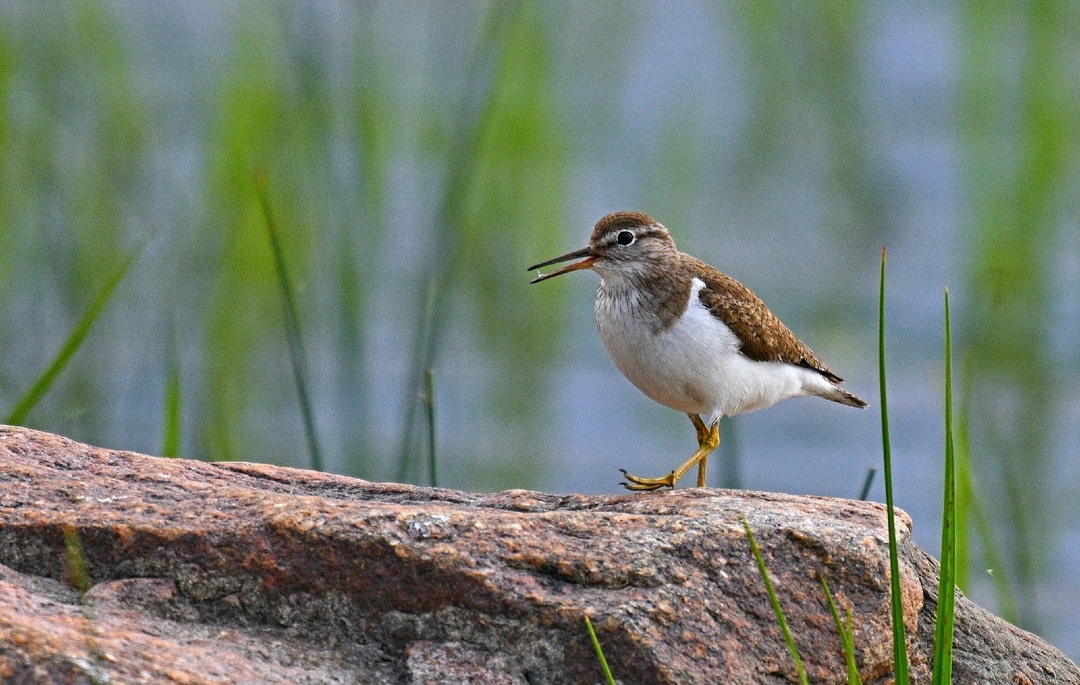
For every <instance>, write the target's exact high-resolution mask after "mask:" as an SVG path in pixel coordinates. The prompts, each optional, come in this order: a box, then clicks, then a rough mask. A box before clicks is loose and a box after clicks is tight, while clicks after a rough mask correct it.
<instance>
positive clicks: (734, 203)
mask: <svg viewBox="0 0 1080 685" xmlns="http://www.w3.org/2000/svg"><path fill="white" fill-rule="evenodd" d="M1078 19H1080V11H1078V3H1077V2H1075V1H1074V2H1047V1H1042V2H1034V3H1026V2H1013V1H1011V0H991V1H990V2H986V1H984V0H979V1H975V0H968V1H967V2H946V3H939V2H915V3H900V2H894V1H889V0H876V1H873V2H867V3H854V2H844V1H842V0H828V1H822V2H810V3H796V2H777V1H774V0H735V1H733V2H728V3H703V2H692V1H689V0H683V1H677V2H674V1H666V0H640V1H638V2H633V3H624V2H596V3H570V2H544V1H539V0H535V1H527V0H523V1H509V0H508V1H506V2H458V3H428V2H409V1H405V2H400V1H394V2H358V1H353V2H350V1H344V0H311V1H309V2H256V1H240V0H235V1H233V2H211V1H209V0H183V1H182V2H181V1H178V0H154V1H153V2H150V1H148V0H129V1H121V0H112V1H109V0H72V1H68V2H47V3H43V2H19V1H18V0H0V417H2V416H7V417H8V421H10V422H14V423H21V424H24V425H28V426H31V427H35V428H41V429H44V430H49V431H53V432H57V433H61V434H64V435H67V436H70V437H72V438H74V439H77V440H80V441H85V442H89V443H93V444H96V445H101V446H107V447H113V448H120V449H128V450H136V451H140V452H147V453H151V454H169V455H178V456H182V457H187V458H195V459H206V460H218V459H241V460H250V461H260V462H272V463H276V464H282V465H291V466H300V467H311V466H319V467H321V468H323V469H325V470H329V471H334V472H337V473H343V474H349V475H354V476H359V477H363V478H368V479H374V480H404V481H408V482H414V483H419V484H429V483H431V482H432V479H433V477H435V478H436V480H437V481H438V483H439V484H440V485H442V486H447V487H453V488H463V489H471V490H495V489H501V488H535V489H543V490H549V491H555V492H584V493H616V492H621V490H620V488H619V487H618V482H619V480H620V476H619V473H618V471H617V469H618V468H620V467H625V468H627V469H629V470H630V471H631V472H633V473H637V474H639V475H643V476H655V475H660V474H662V473H665V472H666V471H668V470H670V469H671V468H672V467H673V466H674V465H676V464H677V463H680V462H681V461H682V460H683V459H684V458H685V457H687V456H688V455H689V454H690V453H691V452H692V451H693V448H694V447H695V444H696V443H695V442H694V433H693V429H692V427H691V425H690V423H689V422H688V421H687V420H686V418H685V417H684V416H683V415H681V414H679V413H677V412H674V411H671V410H669V409H665V408H663V407H660V406H659V405H656V404H653V403H652V402H651V401H650V400H648V399H647V398H645V397H644V396H643V395H641V394H640V393H639V392H638V391H637V390H635V389H634V388H633V387H632V386H631V385H630V384H629V383H628V382H627V381H625V380H624V379H623V378H622V377H621V376H620V375H619V374H618V372H617V371H616V369H615V368H614V366H613V365H612V363H611V362H610V360H609V359H608V358H607V356H606V354H605V353H604V350H603V348H602V347H601V344H600V342H599V340H598V338H597V336H596V333H595V330H594V324H593V319H592V316H593V315H592V300H593V294H594V290H595V287H596V283H597V278H596V276H595V275H594V274H592V273H589V272H584V273H578V274H573V275H570V276H566V277H562V278H559V279H557V280H555V281H552V282H550V283H544V284H542V285H537V286H530V285H528V281H529V280H530V278H531V277H532V276H533V275H534V274H528V273H526V271H525V268H526V267H527V266H528V265H530V264H532V263H535V262H538V261H541V260H545V259H548V258H550V257H554V256H556V255H559V254H562V253H564V252H567V251H569V250H572V249H577V248H579V247H582V246H584V245H585V243H586V242H587V240H588V236H589V233H590V231H591V228H592V225H593V223H595V221H596V220H597V219H599V218H600V217H601V216H602V215H604V214H606V213H608V212H611V211H616V210H627V209H633V210H638V211H642V212H646V213H648V214H650V215H651V216H653V217H655V218H656V219H658V220H659V221H661V222H662V223H664V224H665V225H666V226H667V227H668V228H669V229H670V230H671V231H672V234H673V235H674V237H675V239H676V241H677V243H678V245H679V246H680V248H681V249H683V250H684V251H687V252H690V253H692V254H694V255H696V256H698V257H700V258H701V259H704V260H705V261H707V262H709V263H711V264H713V265H714V266H716V267H718V268H720V269H721V270H723V271H725V272H727V273H729V274H730V275H732V276H734V277H736V278H738V279H740V280H741V281H743V282H744V283H746V284H747V285H748V286H750V287H751V288H752V289H753V290H754V291H755V292H756V293H757V294H758V295H760V296H761V297H762V298H763V299H764V300H765V301H766V302H767V303H768V304H769V305H770V307H771V308H772V309H773V311H774V312H775V313H776V314H777V315H778V316H779V317H780V318H781V319H783V320H784V322H785V323H787V324H788V326H789V327H791V328H792V329H793V330H794V331H795V332H796V334H797V335H799V337H800V338H802V339H803V341H804V342H806V343H807V344H808V345H810V346H811V347H812V348H813V349H814V350H815V352H817V353H818V354H819V356H821V357H822V358H823V359H825V360H826V362H827V363H829V365H830V366H832V367H833V369H834V370H836V371H837V372H838V373H839V374H840V375H842V376H844V377H845V378H846V379H847V381H848V383H847V387H848V388H849V389H850V390H851V391H852V392H854V393H856V394H858V395H860V396H862V397H863V398H865V399H867V400H869V401H870V402H871V410H870V411H867V412H857V411H854V410H852V409H850V408H847V407H842V406H839V405H834V404H832V403H827V402H821V401H818V400H813V399H800V400H794V401H792V402H787V403H782V404H781V405H778V406H776V407H774V408H772V409H770V410H768V411H764V412H758V413H755V414H751V415H747V416H743V417H738V418H737V419H735V420H734V421H728V420H725V425H724V428H723V434H722V436H723V440H724V444H723V446H722V449H721V451H722V456H721V457H720V458H717V457H714V459H713V466H712V469H711V471H710V475H711V482H712V484H714V485H718V486H719V485H723V486H736V487H742V488H749V489H758V490H775V491H783V492H789V493H795V494H815V495H827V496H839V497H852V498H854V497H858V496H859V493H860V491H861V490H862V487H863V483H864V481H865V479H866V477H867V472H868V471H869V469H871V468H880V463H881V438H880V418H879V413H878V407H879V404H880V402H879V387H878V382H877V366H876V354H877V350H876V345H877V298H878V273H879V257H880V250H881V246H882V245H885V246H886V247H887V248H888V255H889V261H888V286H887V297H886V299H887V307H888V313H887V335H888V354H889V400H890V402H889V408H890V416H891V430H892V438H893V462H894V469H895V488H896V493H897V495H896V497H897V505H898V506H900V507H902V508H903V509H905V510H906V511H908V512H909V513H910V514H911V515H912V517H913V519H914V526H915V529H914V535H915V538H916V541H917V542H919V544H920V545H922V546H923V547H924V548H925V549H927V550H928V551H930V552H931V553H933V554H935V555H936V554H937V551H938V549H939V545H940V537H939V536H940V527H939V520H940V511H941V497H942V495H941V488H942V464H943V443H944V420H943V379H944V375H943V374H944V370H943V352H942V348H943V330H944V322H943V302H942V300H943V289H944V288H945V287H946V286H947V287H949V289H950V294H951V304H952V314H953V331H954V372H955V373H954V381H955V388H956V402H957V412H958V413H957V430H958V431H959V433H958V437H959V439H960V441H961V448H962V449H961V452H962V455H963V456H964V457H965V458H966V459H967V462H966V463H968V464H969V465H970V468H969V469H968V470H967V471H966V473H968V474H969V475H970V478H964V479H962V483H961V484H962V487H961V493H960V497H961V502H962V505H963V506H962V510H963V513H964V519H963V521H962V526H961V536H962V540H963V541H966V544H965V545H964V546H963V549H965V550H966V552H965V554H966V557H967V561H966V564H965V567H964V572H963V573H962V574H961V576H960V585H961V587H962V589H963V590H964V591H965V592H966V593H967V594H969V595H970V596H971V597H973V598H974V599H975V601H976V602H978V603H980V604H982V605H983V606H986V607H987V608H989V609H991V610H993V611H995V612H996V613H999V614H1000V615H1003V616H1004V617H1006V618H1008V619H1009V620H1011V621H1013V622H1016V623H1018V624H1019V625H1021V626H1023V627H1025V628H1028V629H1030V630H1033V631H1035V632H1037V633H1039V634H1041V635H1042V636H1044V637H1046V638H1047V639H1048V640H1050V641H1051V642H1053V643H1054V644H1056V645H1057V646H1058V647H1060V648H1061V649H1063V650H1064V651H1065V652H1066V653H1067V654H1069V655H1070V656H1071V657H1072V658H1073V659H1077V658H1080V517H1078V513H1080V511H1078V510H1080V504H1078V503H1080V469H1078V468H1077V463H1078V447H1077V445H1078V444H1080V429H1078V418H1080V392H1078V389H1077V388H1078V385H1077V380H1078V373H1077V367H1078V362H1080V352H1078V346H1077V340H1078V339H1080V316H1078V314H1077V309H1078V307H1077V305H1078V295H1077V294H1078V292H1080V226H1078V212H1077V205H1076V203H1075V200H1074V198H1076V197H1077V192H1078V191H1080V188H1078V175H1077V173H1076V172H1077V167H1078V165H1077V161H1078V146H1077V142H1078V140H1080V138H1078V136H1077V133H1078V123H1080V110H1078V102H1080V100H1078V92H1077V89H1078V86H1080V78H1077V74H1078V73H1080V71H1078V68H1080V21H1078ZM282 267H284V268H283V269H282ZM283 273H284V274H286V276H285V277H283V276H282V274H283ZM289 302H292V304H293V306H292V307H290V306H289V305H288V303H289ZM58 360H60V361H59V362H58ZM64 362H66V365H64ZM50 365H53V366H52V367H50ZM61 366H62V368H61ZM50 368H52V369H53V370H54V371H55V372H56V373H54V374H52V375H51V377H50V375H49V374H48V369H50ZM43 379H45V380H43ZM50 380H51V381H53V382H52V383H51V385H50V384H49V381H50ZM35 389H36V391H37V394H38V395H39V398H37V399H34V398H31V399H30V400H29V401H27V397H28V393H30V395H34V394H35ZM432 419H434V422H432ZM432 436H434V441H432V439H431V437H432ZM432 446H434V447H435V450H434V452H433V450H432ZM433 453H434V456H435V464H436V470H435V471H436V472H435V473H433V471H432V468H431V466H432V464H431V458H432V454H433ZM869 498H870V499H874V500H878V501H882V500H883V498H884V494H883V487H882V484H881V479H880V478H877V479H875V480H874V481H873V482H872V484H871V487H870V489H869Z"/></svg>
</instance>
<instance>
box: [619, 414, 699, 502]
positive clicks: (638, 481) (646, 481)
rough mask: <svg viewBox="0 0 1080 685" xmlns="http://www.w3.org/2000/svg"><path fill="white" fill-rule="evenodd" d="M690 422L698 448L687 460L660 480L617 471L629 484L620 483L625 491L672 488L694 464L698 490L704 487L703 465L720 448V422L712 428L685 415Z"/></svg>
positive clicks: (697, 419) (695, 415)
mask: <svg viewBox="0 0 1080 685" xmlns="http://www.w3.org/2000/svg"><path fill="white" fill-rule="evenodd" d="M687 416H689V417H690V420H691V421H692V422H693V423H694V429H695V430H696V431H697V440H698V448H697V451H696V452H694V453H693V454H692V455H691V456H690V458H689V459H687V460H686V461H685V462H683V463H682V464H681V465H680V466H679V468H677V469H675V470H674V471H672V472H671V473H669V474H668V475H666V476H663V477H662V478H639V477H638V476H634V475H631V474H629V473H627V472H626V469H619V471H620V472H622V475H623V477H624V478H626V480H628V481H630V482H629V483H622V486H623V487H624V488H626V489H627V490H659V489H660V488H663V487H668V488H674V487H675V484H676V483H678V482H679V479H680V478H682V477H683V476H684V475H685V474H686V472H687V471H689V470H690V469H691V468H693V466H694V464H697V467H698V477H697V484H698V487H699V488H703V487H705V465H706V463H707V462H708V460H709V455H710V454H711V453H712V451H713V450H715V449H716V448H717V447H719V446H720V421H719V420H718V421H717V422H716V423H714V424H713V425H712V426H706V425H705V422H704V421H702V420H701V417H700V416H698V415H697V414H687Z"/></svg>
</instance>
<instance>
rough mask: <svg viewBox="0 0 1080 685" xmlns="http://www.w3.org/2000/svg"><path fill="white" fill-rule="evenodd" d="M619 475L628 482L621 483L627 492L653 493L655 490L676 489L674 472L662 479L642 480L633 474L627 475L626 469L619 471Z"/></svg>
mask: <svg viewBox="0 0 1080 685" xmlns="http://www.w3.org/2000/svg"><path fill="white" fill-rule="evenodd" d="M619 473H621V474H622V475H623V478H625V479H626V480H627V481H630V482H629V483H627V482H625V481H624V482H622V483H619V485H621V486H623V487H624V488H626V489H627V490H633V491H634V492H652V491H653V490H659V489H660V488H674V487H675V482H676V480H677V479H676V478H675V472H674V471H672V472H671V473H669V474H668V475H666V476H663V477H662V478H641V477H640V476H635V475H633V474H630V473H627V472H626V469H619Z"/></svg>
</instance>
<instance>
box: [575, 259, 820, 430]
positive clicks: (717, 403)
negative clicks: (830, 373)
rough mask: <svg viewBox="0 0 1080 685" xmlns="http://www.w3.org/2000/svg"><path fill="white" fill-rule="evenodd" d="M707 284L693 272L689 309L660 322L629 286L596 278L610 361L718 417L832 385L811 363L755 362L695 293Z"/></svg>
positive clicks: (642, 383)
mask: <svg viewBox="0 0 1080 685" xmlns="http://www.w3.org/2000/svg"><path fill="white" fill-rule="evenodd" d="M616 287H617V286H616ZM704 287H705V283H704V282H702V281H701V280H700V279H697V278H695V279H694V281H693V287H692V288H691V290H690V301H689V303H688V305H687V307H686V311H685V312H683V315H682V316H681V317H680V318H679V319H678V320H677V321H676V322H675V323H674V324H673V325H672V326H670V327H669V328H666V329H660V328H659V327H658V326H657V325H656V321H655V318H654V317H651V316H650V315H649V313H648V312H647V311H644V310H643V309H642V308H641V303H640V300H639V298H638V297H637V296H636V294H635V293H636V291H635V290H634V289H632V288H631V289H625V290H622V289H610V288H605V284H604V283H601V285H600V290H599V291H598V292H597V298H596V325H597V330H598V331H599V333H600V339H601V340H602V341H603V343H604V347H605V348H606V349H607V351H608V354H609V355H611V358H612V360H613V361H614V362H615V366H617V367H618V368H619V371H621V372H622V373H623V375H624V376H626V377H627V379H629V380H630V382H631V383H633V384H634V385H635V386H636V387H637V388H638V389H639V390H641V391H642V392H643V393H645V394H646V395H648V396H649V397H650V398H652V399H653V400H655V401H657V402H659V403H660V404H662V405H664V406H666V407H671V408H672V409H677V410H678V411H681V412H686V413H690V414H700V415H702V416H708V417H710V418H711V420H715V419H717V418H719V417H720V416H721V415H726V416H732V415H735V414H742V413H745V412H749V411H754V410H756V409H764V408H765V407H769V406H772V405H773V404H775V403H776V402H779V401H780V400H783V399H787V398H789V397H798V396H800V395H808V394H818V392H820V391H821V390H824V389H826V388H827V386H829V384H828V382H827V381H826V380H825V379H824V378H822V377H821V375H820V374H818V373H816V372H814V371H811V370H809V369H804V368H802V367H799V366H795V365H792V364H788V363H785V362H757V361H753V360H752V359H750V358H749V357H746V356H745V355H743V354H742V353H740V352H739V349H740V347H741V345H742V343H741V341H740V340H739V338H738V337H737V336H736V335H735V333H734V332H733V331H732V330H731V329H730V328H729V327H728V326H727V325H726V324H725V323H724V322H722V321H720V320H719V319H717V318H716V317H714V316H713V315H712V313H711V312H709V310H707V309H706V308H705V307H704V306H703V305H702V304H701V301H700V300H699V299H698V293H699V292H701V289H702V288H704ZM828 389H831V387H829V388H828Z"/></svg>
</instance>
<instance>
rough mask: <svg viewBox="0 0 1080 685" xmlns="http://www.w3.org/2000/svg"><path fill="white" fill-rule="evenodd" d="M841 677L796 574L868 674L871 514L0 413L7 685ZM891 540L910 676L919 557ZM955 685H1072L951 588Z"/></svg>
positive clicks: (927, 639)
mask: <svg viewBox="0 0 1080 685" xmlns="http://www.w3.org/2000/svg"><path fill="white" fill-rule="evenodd" d="M743 516H745V517H746V519H747V520H748V521H749V524H750V526H751V528H752V529H753V531H754V533H755V536H756V538H757V540H758V543H759V545H760V546H761V549H762V552H763V554H764V556H765V559H766V563H767V564H768V566H769V570H770V575H771V576H772V578H773V581H774V583H775V586H776V590H777V593H778V595H779V597H780V602H781V604H782V605H783V608H784V610H785V612H786V614H787V617H788V622H789V624H790V626H791V630H792V634H793V635H794V637H795V640H796V642H797V643H798V645H799V648H800V651H801V653H802V658H803V660H804V664H805V666H806V668H807V671H808V673H809V675H810V679H811V682H837V683H839V682H846V676H845V667H844V662H843V653H842V651H841V645H840V641H839V638H838V637H837V634H836V631H835V628H834V624H833V620H832V617H831V614H830V613H829V610H828V606H827V604H826V603H825V600H824V597H823V593H822V590H821V586H820V583H819V580H818V574H823V575H824V576H825V577H826V579H827V580H828V582H829V585H830V588H831V590H832V592H833V593H834V595H836V597H837V602H838V603H839V605H840V607H841V611H844V610H846V609H847V608H850V609H851V611H852V613H853V615H854V618H855V645H856V650H857V657H858V664H859V669H860V672H861V674H862V677H863V679H864V680H865V681H866V682H867V683H888V682H891V680H892V678H891V671H892V667H891V637H890V635H891V632H890V630H891V629H890V625H891V623H890V618H889V595H888V581H887V578H888V556H887V554H888V551H887V547H886V542H885V541H886V531H885V514H884V507H882V506H881V505H878V504H873V503H866V502H853V501H845V500H836V499H825V498H815V497H793V496H788V495H779V494H771V493H757V492H731V491H724V490H696V489H688V490H676V491H673V492H660V493H653V494H647V495H630V494H627V495H617V496H606V497H585V496H578V495H567V496H560V495H548V494H542V493H536V492H525V491H508V492H500V493H495V494H490V495H478V494H470V493H464V492H457V491H452V490H441V489H429V488H419V487H411V486H405V485H395V484H379V483H369V482H366V481H361V480H355V479H350V478H344V477H339V476H333V475H326V474H320V473H314V472H308V471H300V470H295V469H288V468H278V467H273V466H266V465H259V464H244V463H215V464H210V463H202V462H196V461H185V460H169V459H161V458H156V457H148V456H143V455H139V454H133V453H129V452H117V451H111V450H104V449H97V448H94V447H89V446H86V445H81V444H78V443H75V442H72V441H70V440H67V439H65V438H62V437H58V436H55V435H50V434H47V433H40V432H35V431H30V430H26V429H22V428H10V427H0V564H2V566H0V679H2V680H3V682H8V683H129V682H131V683H136V682H146V683H192V684H195V683H296V684H300V683H395V684H397V683H410V684H411V683H450V684H457V683H493V684H496V685H499V684H502V683H506V684H513V685H526V684H529V685H537V684H540V683H599V682H601V681H602V674H601V671H600V668H599V665H598V662H597V659H596V657H595V654H594V653H593V649H592V646H591V643H590V640H589V636H588V633H587V631H586V629H585V625H584V623H583V617H584V616H585V615H588V616H589V617H590V618H591V621H592V623H593V625H594V626H595V628H596V631H597V634H598V636H599V639H600V642H601V643H602V645H603V647H604V651H605V655H606V657H607V659H608V662H609V664H610V665H611V668H612V670H613V672H614V673H615V676H616V677H617V678H618V679H619V680H620V681H621V682H623V683H643V684H644V683H785V682H796V676H795V668H794V665H793V663H792V660H791V657H790V656H789V654H788V652H787V649H786V647H785V645H784V642H783V639H782V638H781V635H780V631H779V629H778V627H777V625H776V622H775V620H774V618H773V615H772V610H771V608H770V606H769V601H768V597H767V596H766V594H765V590H764V586H763V584H762V580H761V577H760V576H759V574H758V570H757V567H756V565H755V562H754V560H753V557H752V556H751V553H750V549H749V546H748V544H747V539H746V535H745V533H744V531H743V524H742V517H743ZM897 518H898V524H899V526H898V528H899V531H900V533H901V534H902V536H903V537H902V542H901V554H902V556H901V577H902V581H903V587H904V601H905V609H906V624H907V627H908V629H909V631H910V632H909V643H910V653H911V661H912V664H913V667H912V671H913V673H914V674H915V675H916V677H917V680H918V682H927V678H928V676H927V673H928V669H929V663H930V658H931V655H932V640H933V613H934V608H935V601H936V597H935V593H936V568H937V567H936V563H935V562H934V561H933V560H932V559H931V558H929V557H928V556H927V555H926V554H924V553H923V552H922V551H921V550H919V549H918V548H917V547H916V546H915V545H914V544H913V543H912V542H911V539H910V536H909V531H910V521H909V520H908V518H907V516H906V515H904V514H898V517H897ZM956 625H957V635H956V642H955V656H956V665H955V667H954V682H955V683H1003V684H1004V683H1008V684H1010V685H1017V684H1020V685H1026V684H1028V683H1032V684H1034V683H1080V670H1078V669H1077V668H1076V666H1075V665H1073V664H1072V663H1070V662H1069V661H1068V660H1067V659H1066V658H1065V657H1064V656H1063V655H1062V654H1061V653H1060V652H1058V651H1057V650H1056V649H1054V648H1053V647H1051V646H1049V645H1047V644H1046V643H1045V642H1043V641H1041V640H1040V639H1039V638H1037V637H1035V636H1033V635H1031V634H1029V633H1025V632H1023V631H1021V630H1019V629H1017V628H1014V627H1012V626H1010V625H1008V624H1007V623H1005V622H1004V621H1001V620H1000V619H997V618H995V617H994V616H992V615H990V614H988V613H987V612H985V611H983V610H982V609H979V608H978V607H976V606H975V605H973V604H971V603H970V602H969V601H967V600H966V599H965V598H963V597H962V596H959V595H958V598H957V619H956Z"/></svg>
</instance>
